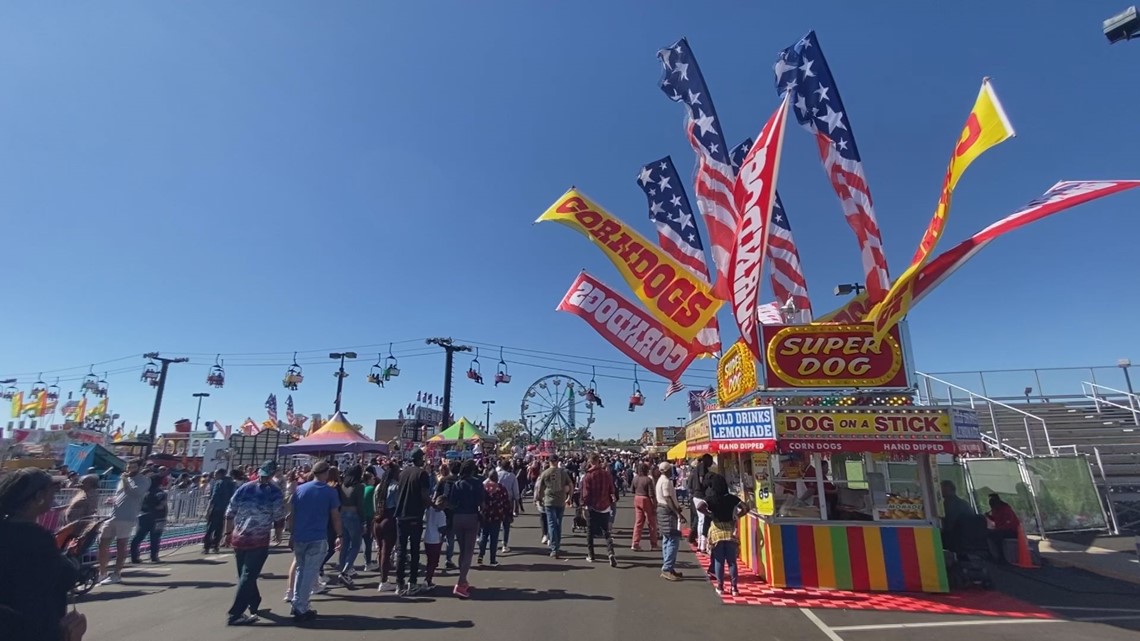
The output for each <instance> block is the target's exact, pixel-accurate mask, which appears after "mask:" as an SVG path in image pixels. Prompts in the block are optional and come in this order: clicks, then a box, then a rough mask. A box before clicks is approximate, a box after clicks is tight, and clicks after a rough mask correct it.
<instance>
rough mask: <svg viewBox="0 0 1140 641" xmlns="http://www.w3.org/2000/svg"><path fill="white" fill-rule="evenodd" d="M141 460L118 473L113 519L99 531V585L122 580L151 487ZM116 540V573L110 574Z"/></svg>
mask: <svg viewBox="0 0 1140 641" xmlns="http://www.w3.org/2000/svg"><path fill="white" fill-rule="evenodd" d="M141 469H142V461H141V460H139V459H135V460H132V461H130V462H129V463H127V469H126V471H125V472H124V473H123V475H122V476H120V477H119V484H118V486H117V488H116V489H115V496H114V497H113V498H112V499H111V503H112V508H111V520H109V521H107V522H106V523H104V524H103V529H102V530H101V531H100V532H99V576H100V577H102V580H101V581H100V582H99V584H100V585H111V584H113V583H122V582H123V567H124V566H125V565H126V564H127V547H128V545H127V544H128V543H129V542H130V537H131V530H133V529H134V527H135V523H136V522H137V521H138V518H139V512H140V511H141V510H142V502H143V499H144V498H146V493H147V490H149V489H150V477H149V476H147V475H145V474H140V470H141ZM112 541H114V542H115V546H116V550H115V573H114V574H107V565H108V564H109V563H110V562H111V542H112Z"/></svg>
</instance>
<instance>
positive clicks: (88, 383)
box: [79, 365, 99, 392]
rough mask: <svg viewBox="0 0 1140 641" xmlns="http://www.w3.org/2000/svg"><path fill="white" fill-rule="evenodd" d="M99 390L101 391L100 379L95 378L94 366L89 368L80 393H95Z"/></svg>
mask: <svg viewBox="0 0 1140 641" xmlns="http://www.w3.org/2000/svg"><path fill="white" fill-rule="evenodd" d="M97 389H99V378H98V377H97V376H95V366H94V365H92V366H91V367H89V368H88V371H87V375H86V376H84V377H83V382H82V383H80V384H79V391H81V392H94V391H95V390H97Z"/></svg>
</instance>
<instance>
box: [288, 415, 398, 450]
mask: <svg viewBox="0 0 1140 641" xmlns="http://www.w3.org/2000/svg"><path fill="white" fill-rule="evenodd" d="M387 451H388V445H387V444H385V443H377V442H376V441H373V440H372V439H370V438H368V437H367V436H365V435H363V434H361V433H360V432H358V431H357V430H356V429H355V428H353V427H352V424H351V423H349V422H348V421H347V420H345V418H344V414H342V413H340V412H337V413H336V414H333V416H332V418H330V419H329V420H328V421H326V422H325V423H324V424H322V425H321V428H320V429H319V430H317V431H315V432H313V433H312V434H310V435H308V436H306V437H305V438H303V439H301V440H299V441H296V442H294V443H289V444H288V445H282V446H281V447H279V448H278V452H280V453H281V454H284V455H289V454H338V453H341V452H352V453H356V454H359V453H363V452H380V453H386V452H387Z"/></svg>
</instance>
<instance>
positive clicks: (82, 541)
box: [55, 516, 110, 596]
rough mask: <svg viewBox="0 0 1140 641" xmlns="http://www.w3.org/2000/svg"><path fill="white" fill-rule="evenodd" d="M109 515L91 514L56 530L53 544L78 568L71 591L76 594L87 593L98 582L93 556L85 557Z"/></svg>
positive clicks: (96, 567)
mask: <svg viewBox="0 0 1140 641" xmlns="http://www.w3.org/2000/svg"><path fill="white" fill-rule="evenodd" d="M108 520H110V517H98V516H92V517H88V518H85V519H79V520H78V521H74V522H72V523H68V524H66V525H64V526H63V527H61V528H59V529H58V530H56V533H55V544H56V546H57V547H58V548H59V551H60V552H61V553H62V554H63V556H64V558H65V559H67V560H68V561H70V562H71V563H72V564H73V565H74V566H75V568H76V570H78V574H77V578H76V579H75V585H74V586H72V588H71V591H72V593H73V594H75V595H76V596H79V595H81V594H87V593H88V592H90V591H91V590H92V588H94V587H95V584H96V583H98V582H99V567H98V563H97V562H96V560H95V559H94V558H85V557H87V556H88V555H87V552H88V551H89V550H90V549H91V546H92V545H93V544H94V543H95V540H96V539H98V538H99V531H100V529H101V528H102V526H103V523H104V522H106V521H108Z"/></svg>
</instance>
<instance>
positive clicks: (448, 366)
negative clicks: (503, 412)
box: [424, 338, 489, 429]
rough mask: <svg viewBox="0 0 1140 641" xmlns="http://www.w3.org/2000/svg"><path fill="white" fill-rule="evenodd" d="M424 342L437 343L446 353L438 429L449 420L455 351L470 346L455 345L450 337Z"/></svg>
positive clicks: (460, 350) (444, 425)
mask: <svg viewBox="0 0 1140 641" xmlns="http://www.w3.org/2000/svg"><path fill="white" fill-rule="evenodd" d="M424 342H425V343H427V344H428V345H438V346H439V347H442V348H443V351H444V352H445V353H446V358H445V359H444V365H443V425H440V429H443V428H444V427H446V426H447V423H448V421H450V420H451V372H452V365H453V364H454V360H455V352H470V351H471V347H469V346H467V345H456V344H455V342H454V341H452V340H451V339H450V338H429V339H427V340H426V341H424ZM488 407H489V406H488Z"/></svg>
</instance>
